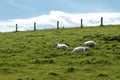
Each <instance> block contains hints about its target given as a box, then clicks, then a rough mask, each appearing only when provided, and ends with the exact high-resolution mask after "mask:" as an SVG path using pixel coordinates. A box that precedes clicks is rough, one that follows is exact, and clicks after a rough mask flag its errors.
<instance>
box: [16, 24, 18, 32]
mask: <svg viewBox="0 0 120 80" xmlns="http://www.w3.org/2000/svg"><path fill="white" fill-rule="evenodd" d="M17 31H18V24H16V26H15V32H17Z"/></svg>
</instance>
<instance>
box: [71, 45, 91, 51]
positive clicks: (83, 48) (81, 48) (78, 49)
mask: <svg viewBox="0 0 120 80" xmlns="http://www.w3.org/2000/svg"><path fill="white" fill-rule="evenodd" d="M89 50H90V48H89V47H82V46H80V47H75V48H74V49H73V52H87V51H89Z"/></svg>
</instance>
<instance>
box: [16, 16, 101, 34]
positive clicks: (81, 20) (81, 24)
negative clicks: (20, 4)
mask: <svg viewBox="0 0 120 80" xmlns="http://www.w3.org/2000/svg"><path fill="white" fill-rule="evenodd" d="M100 26H103V17H101V19H100ZM33 27H34V31H36V30H37V28H36V27H37V26H36V22H34V26H33ZM80 27H81V28H83V27H84V26H83V19H80ZM59 28H60V27H59V21H57V29H59ZM63 28H65V27H64V26H63ZM15 32H18V24H16V27H15Z"/></svg>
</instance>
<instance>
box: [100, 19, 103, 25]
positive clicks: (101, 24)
mask: <svg viewBox="0 0 120 80" xmlns="http://www.w3.org/2000/svg"><path fill="white" fill-rule="evenodd" d="M100 26H103V17H101V23H100Z"/></svg>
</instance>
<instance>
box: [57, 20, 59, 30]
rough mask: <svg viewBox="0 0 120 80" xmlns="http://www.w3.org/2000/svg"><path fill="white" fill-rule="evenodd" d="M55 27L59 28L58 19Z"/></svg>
mask: <svg viewBox="0 0 120 80" xmlns="http://www.w3.org/2000/svg"><path fill="white" fill-rule="evenodd" d="M57 29H59V21H57Z"/></svg>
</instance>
